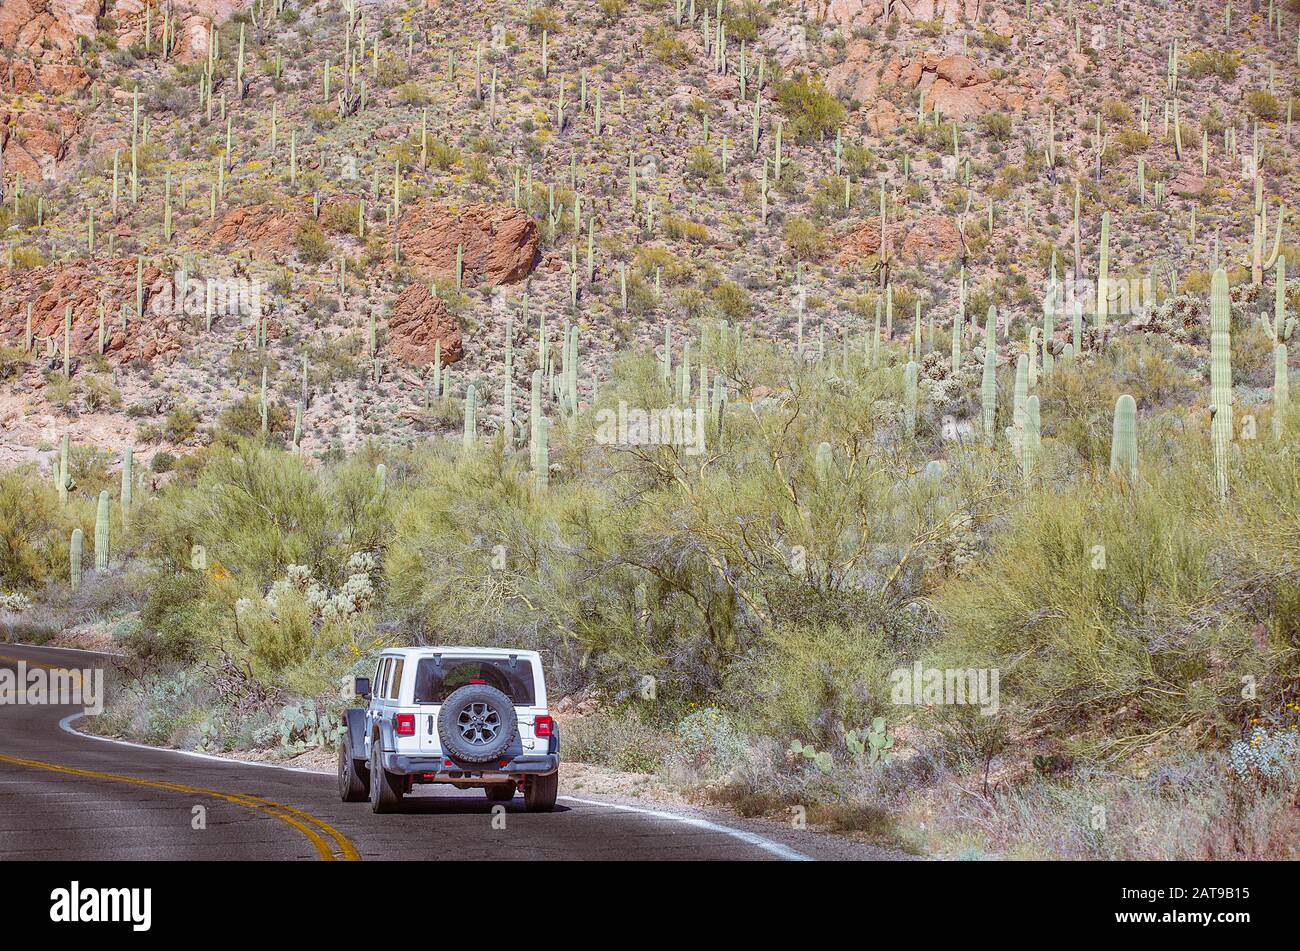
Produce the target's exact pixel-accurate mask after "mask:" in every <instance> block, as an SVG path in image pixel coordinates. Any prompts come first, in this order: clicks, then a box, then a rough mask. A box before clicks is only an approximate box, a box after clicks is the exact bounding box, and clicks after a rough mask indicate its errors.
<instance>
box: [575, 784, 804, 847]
mask: <svg viewBox="0 0 1300 951" xmlns="http://www.w3.org/2000/svg"><path fill="white" fill-rule="evenodd" d="M558 798H560V799H563V800H564V801H565V802H580V803H582V804H583V805H586V806H604V807H605V808H606V809H618V810H621V811H623V812H639V813H641V814H642V815H645V816H654V817H655V818H656V819H669V820H672V821H673V822H682V823H685V824H686V825H690V826H695V827H697V828H700V829H707V830H708V831H709V832H721V833H722V834H723V835H729V836H731V837H732V838H735V839H740V840H741V841H742V842H747V843H749V844H750V845H754V846H757V847H758V848H760V849H763V850H764V851H766V852H771V853H772V854H773V855H775V856H778V857H779V858H783V859H786V860H787V861H790V862H812V861H814V859H813V858H812V857H811V856H809V855H804V854H803V853H802V852H796V851H795V850H794V849H792V848H790V846H788V845H782V844H781V843H780V842H773V841H772V840H771V839H766V838H764V837H763V836H761V835H759V834H758V833H757V832H747V831H745V830H744V829H733V828H731V827H730V826H724V825H720V824H718V823H716V822H711V821H709V820H708V819H701V818H699V817H697V816H679V815H677V814H676V813H672V812H664V811H662V810H660V809H643V808H642V807H640V806H626V805H623V804H622V803H616V802H601V801H599V800H597V799H579V798H578V797H577V796H559V797H558Z"/></svg>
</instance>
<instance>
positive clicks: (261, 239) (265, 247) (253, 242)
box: [212, 202, 307, 253]
mask: <svg viewBox="0 0 1300 951" xmlns="http://www.w3.org/2000/svg"><path fill="white" fill-rule="evenodd" d="M306 218H307V215H306V213H305V212H298V211H292V210H290V211H286V210H285V209H283V208H280V207H277V206H276V205H273V204H271V203H269V202H267V203H264V204H260V205H248V206H246V207H243V208H232V209H231V210H230V211H228V212H226V214H225V216H224V217H222V219H221V222H220V223H219V224H218V225H217V230H216V231H214V232H213V233H212V241H213V243H214V244H220V245H224V246H226V247H232V246H236V245H241V246H248V247H251V248H252V249H253V250H254V251H260V252H271V253H283V252H287V251H290V250H291V249H292V248H293V246H294V242H295V241H296V240H297V238H298V231H299V229H301V228H302V223H303V221H305V220H306Z"/></svg>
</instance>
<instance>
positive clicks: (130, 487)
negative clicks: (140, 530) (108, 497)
mask: <svg viewBox="0 0 1300 951" xmlns="http://www.w3.org/2000/svg"><path fill="white" fill-rule="evenodd" d="M134 468H135V449H134V448H132V447H131V446H127V447H126V449H125V450H124V451H123V453H122V527H123V528H125V527H126V526H127V525H130V524H131V494H132V492H133V491H134V489H135V480H134V479H133V477H132V476H133V472H134Z"/></svg>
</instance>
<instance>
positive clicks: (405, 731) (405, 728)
mask: <svg viewBox="0 0 1300 951" xmlns="http://www.w3.org/2000/svg"><path fill="white" fill-rule="evenodd" d="M393 726H394V727H395V728H396V732H397V735H398V736H415V714H414V713H399V714H398V715H397V716H396V717H395V718H394V719H393Z"/></svg>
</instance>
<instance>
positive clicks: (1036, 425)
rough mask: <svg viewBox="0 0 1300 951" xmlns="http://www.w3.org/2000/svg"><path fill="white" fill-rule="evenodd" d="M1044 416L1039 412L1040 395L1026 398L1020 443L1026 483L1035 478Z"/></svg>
mask: <svg viewBox="0 0 1300 951" xmlns="http://www.w3.org/2000/svg"><path fill="white" fill-rule="evenodd" d="M1042 435H1043V429H1042V418H1041V416H1040V414H1039V408H1038V397H1037V396H1031V397H1029V399H1027V400H1025V432H1024V436H1023V437H1021V444H1020V472H1021V475H1023V476H1024V480H1025V485H1029V484H1030V483H1031V482H1032V481H1033V478H1034V470H1035V469H1036V468H1037V466H1038V456H1039V451H1040V449H1041V447H1042Z"/></svg>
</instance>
